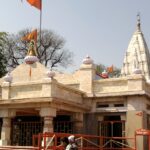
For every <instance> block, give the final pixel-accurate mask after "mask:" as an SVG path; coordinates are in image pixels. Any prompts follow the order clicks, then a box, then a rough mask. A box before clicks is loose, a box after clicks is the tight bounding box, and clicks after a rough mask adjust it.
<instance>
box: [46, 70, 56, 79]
mask: <svg viewBox="0 0 150 150" xmlns="http://www.w3.org/2000/svg"><path fill="white" fill-rule="evenodd" d="M46 74H47V76H48V77H49V78H53V77H54V76H55V72H54V71H48V72H47V73H46Z"/></svg>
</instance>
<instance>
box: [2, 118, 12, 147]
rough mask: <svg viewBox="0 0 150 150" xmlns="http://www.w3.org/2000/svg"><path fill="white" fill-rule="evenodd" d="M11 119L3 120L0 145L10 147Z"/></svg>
mask: <svg viewBox="0 0 150 150" xmlns="http://www.w3.org/2000/svg"><path fill="white" fill-rule="evenodd" d="M10 132H11V118H6V117H5V118H3V124H2V130H1V140H0V145H10V144H11V143H10Z"/></svg>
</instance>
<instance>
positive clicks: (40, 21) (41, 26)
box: [40, 0, 42, 45]
mask: <svg viewBox="0 0 150 150" xmlns="http://www.w3.org/2000/svg"><path fill="white" fill-rule="evenodd" d="M41 31H42V0H41V10H40V45H41Z"/></svg>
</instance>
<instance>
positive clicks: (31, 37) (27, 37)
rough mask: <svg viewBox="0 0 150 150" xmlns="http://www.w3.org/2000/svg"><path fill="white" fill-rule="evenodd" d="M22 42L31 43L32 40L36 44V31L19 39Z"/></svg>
mask: <svg viewBox="0 0 150 150" xmlns="http://www.w3.org/2000/svg"><path fill="white" fill-rule="evenodd" d="M21 40H22V41H31V40H34V41H35V43H36V42H37V29H35V30H33V31H32V32H31V33H29V34H27V35H25V36H24V37H22V38H21Z"/></svg>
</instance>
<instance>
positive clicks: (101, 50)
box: [0, 0, 150, 71]
mask: <svg viewBox="0 0 150 150" xmlns="http://www.w3.org/2000/svg"><path fill="white" fill-rule="evenodd" d="M149 7H150V1H149V0H43V21H42V28H45V29H51V30H54V31H55V32H56V33H57V34H59V35H61V36H63V37H64V38H65V39H66V46H65V47H66V48H67V49H69V50H70V51H72V52H73V53H74V65H72V66H71V67H70V68H68V70H70V71H72V70H75V69H77V68H78V67H79V66H80V64H81V63H82V60H83V58H84V57H85V56H86V55H87V54H88V55H90V56H91V57H92V59H93V60H94V62H95V63H102V64H104V65H107V66H109V65H112V64H113V65H115V66H117V67H121V66H122V63H123V58H124V54H125V51H126V49H127V47H128V44H129V41H130V39H131V36H132V34H133V32H134V31H135V27H136V15H137V12H140V14H141V24H142V31H143V33H144V36H145V39H146V42H147V44H148V47H150V19H149V18H150V9H149ZM0 20H1V21H0V31H6V32H9V33H17V32H18V31H19V30H22V29H24V28H27V27H31V28H39V11H38V10H37V9H36V8H34V7H31V6H30V5H29V4H28V3H27V2H26V0H23V2H21V0H0Z"/></svg>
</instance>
